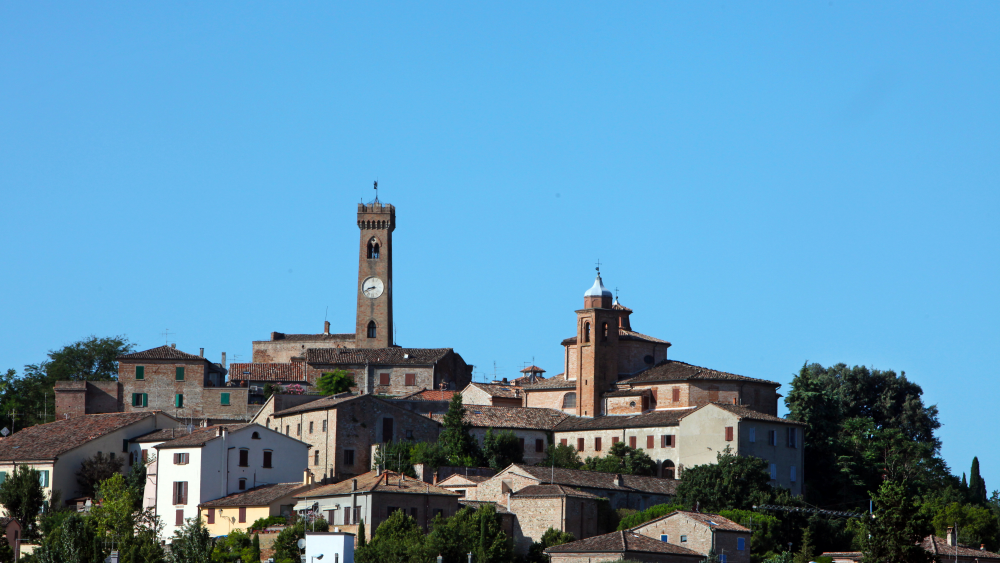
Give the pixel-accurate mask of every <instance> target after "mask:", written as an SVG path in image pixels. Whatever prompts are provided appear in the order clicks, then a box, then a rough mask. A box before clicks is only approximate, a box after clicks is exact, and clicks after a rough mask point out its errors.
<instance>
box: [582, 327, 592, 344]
mask: <svg viewBox="0 0 1000 563" xmlns="http://www.w3.org/2000/svg"><path fill="white" fill-rule="evenodd" d="M583 341H584V342H590V323H589V322H588V323H583Z"/></svg>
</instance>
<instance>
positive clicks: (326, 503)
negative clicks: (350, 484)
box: [317, 499, 340, 512]
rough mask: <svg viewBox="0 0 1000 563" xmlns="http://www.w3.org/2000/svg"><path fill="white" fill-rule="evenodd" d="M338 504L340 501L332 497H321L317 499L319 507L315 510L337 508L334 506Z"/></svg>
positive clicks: (321, 510) (324, 510)
mask: <svg viewBox="0 0 1000 563" xmlns="http://www.w3.org/2000/svg"><path fill="white" fill-rule="evenodd" d="M339 505H340V503H339V502H337V501H336V500H334V499H321V500H320V501H319V508H318V509H317V510H319V511H320V512H326V511H327V510H336V509H337V508H336V507H337V506H339Z"/></svg>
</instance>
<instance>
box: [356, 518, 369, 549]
mask: <svg viewBox="0 0 1000 563" xmlns="http://www.w3.org/2000/svg"><path fill="white" fill-rule="evenodd" d="M366 545H368V536H366V535H365V521H364V520H363V519H362V520H361V522H358V547H364V546H366Z"/></svg>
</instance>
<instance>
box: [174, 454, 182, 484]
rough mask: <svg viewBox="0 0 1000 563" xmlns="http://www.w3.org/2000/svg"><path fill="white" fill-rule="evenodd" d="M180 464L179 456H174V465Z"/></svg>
mask: <svg viewBox="0 0 1000 563" xmlns="http://www.w3.org/2000/svg"><path fill="white" fill-rule="evenodd" d="M180 464H181V454H174V465H180ZM175 485H176V483H175Z"/></svg>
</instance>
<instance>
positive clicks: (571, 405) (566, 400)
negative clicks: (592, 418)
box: [562, 393, 576, 409]
mask: <svg viewBox="0 0 1000 563" xmlns="http://www.w3.org/2000/svg"><path fill="white" fill-rule="evenodd" d="M562 408H564V409H575V408H576V393H566V394H565V395H563V406H562Z"/></svg>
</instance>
